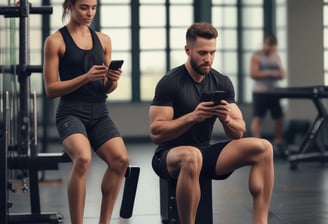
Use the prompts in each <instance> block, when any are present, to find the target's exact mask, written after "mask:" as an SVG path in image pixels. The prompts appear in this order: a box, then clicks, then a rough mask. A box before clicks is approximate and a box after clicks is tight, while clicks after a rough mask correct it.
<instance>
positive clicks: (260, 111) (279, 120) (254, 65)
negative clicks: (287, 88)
mask: <svg viewBox="0 0 328 224" xmlns="http://www.w3.org/2000/svg"><path fill="white" fill-rule="evenodd" d="M277 44H278V42H277V38H276V37H275V36H274V35H271V34H269V35H266V36H265V38H264V43H263V47H262V49H261V50H259V51H257V52H254V54H253V55H252V58H251V66H250V75H251V77H252V79H253V80H254V86H253V116H254V117H253V121H252V134H253V136H254V137H261V126H262V122H263V118H264V117H265V115H266V112H267V111H268V110H269V111H270V113H271V117H272V119H274V121H275V128H274V140H273V143H274V145H275V149H276V151H275V152H276V153H277V154H279V155H280V154H281V153H282V149H281V144H282V139H283V128H284V114H283V111H282V107H281V104H280V100H279V98H275V97H272V96H264V95H259V94H257V93H258V92H263V91H267V90H271V89H273V88H275V87H278V84H279V81H280V80H282V79H284V78H285V76H286V74H285V71H284V69H283V66H282V64H281V60H280V57H279V55H278V54H277V53H276V50H277Z"/></svg>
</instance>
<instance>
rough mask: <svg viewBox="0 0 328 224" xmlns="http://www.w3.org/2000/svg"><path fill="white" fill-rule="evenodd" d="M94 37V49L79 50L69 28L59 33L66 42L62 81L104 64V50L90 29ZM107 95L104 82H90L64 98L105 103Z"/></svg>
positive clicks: (62, 61)
mask: <svg viewBox="0 0 328 224" xmlns="http://www.w3.org/2000/svg"><path fill="white" fill-rule="evenodd" d="M89 30H90V33H91V36H92V48H91V49H90V50H83V49H81V48H79V47H78V46H77V45H76V44H75V42H74V40H73V38H72V37H71V35H70V33H69V32H68V30H67V27H66V26H64V27H62V28H61V29H60V30H59V31H60V33H61V34H62V36H63V39H64V42H65V49H66V50H65V53H64V55H63V56H62V57H61V58H60V60H59V77H60V80H61V81H65V80H70V79H73V78H75V77H77V76H80V75H82V74H85V73H86V72H88V71H89V69H90V68H91V67H92V66H93V65H102V64H103V63H104V50H103V47H102V45H101V43H100V40H99V38H98V36H97V34H96V32H95V31H93V30H92V29H91V28H89ZM106 98H107V95H106V93H105V89H104V82H103V80H98V81H93V82H89V83H88V84H86V85H84V86H82V87H80V88H79V89H77V90H75V91H74V92H72V93H70V94H67V95H65V96H62V97H61V99H62V100H64V101H82V102H96V103H98V102H105V100H106Z"/></svg>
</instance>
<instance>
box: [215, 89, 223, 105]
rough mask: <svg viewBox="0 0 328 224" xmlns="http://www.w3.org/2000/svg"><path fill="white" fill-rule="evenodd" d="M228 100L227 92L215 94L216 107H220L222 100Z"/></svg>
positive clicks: (218, 91)
mask: <svg viewBox="0 0 328 224" xmlns="http://www.w3.org/2000/svg"><path fill="white" fill-rule="evenodd" d="M225 98H226V93H225V91H222V90H217V91H215V92H214V94H213V102H214V104H215V105H219V104H220V103H221V100H224V99H225Z"/></svg>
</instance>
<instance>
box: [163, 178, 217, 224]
mask: <svg viewBox="0 0 328 224" xmlns="http://www.w3.org/2000/svg"><path fill="white" fill-rule="evenodd" d="M199 182H200V188H201V199H200V202H199V206H198V210H197V215H196V222H195V223H196V224H213V208H212V180H211V179H200V181H199ZM159 188H160V209H161V219H162V223H169V224H179V223H180V222H179V216H178V212H177V206H176V200H175V192H176V181H172V180H167V179H163V178H160V180H159Z"/></svg>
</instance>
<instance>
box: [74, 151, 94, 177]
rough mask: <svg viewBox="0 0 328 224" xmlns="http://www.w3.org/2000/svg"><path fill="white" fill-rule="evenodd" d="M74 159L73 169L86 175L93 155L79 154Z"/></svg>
mask: <svg viewBox="0 0 328 224" xmlns="http://www.w3.org/2000/svg"><path fill="white" fill-rule="evenodd" d="M72 160H73V169H74V171H75V172H77V173H78V174H80V175H86V174H87V172H88V170H89V168H90V165H91V160H92V158H91V155H78V156H76V157H75V158H73V159H72Z"/></svg>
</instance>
